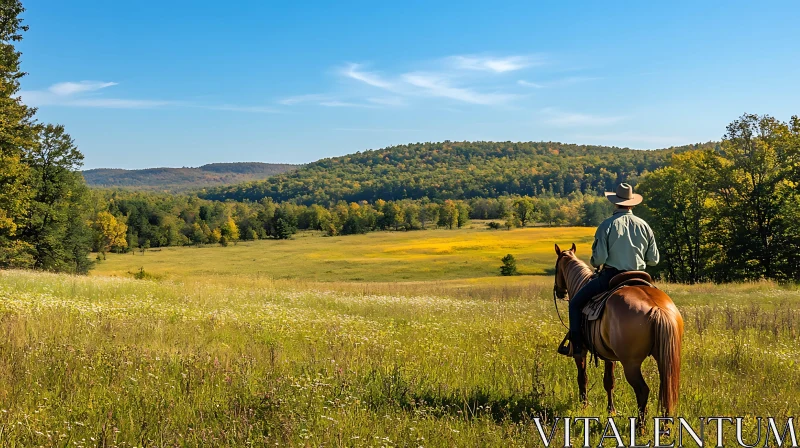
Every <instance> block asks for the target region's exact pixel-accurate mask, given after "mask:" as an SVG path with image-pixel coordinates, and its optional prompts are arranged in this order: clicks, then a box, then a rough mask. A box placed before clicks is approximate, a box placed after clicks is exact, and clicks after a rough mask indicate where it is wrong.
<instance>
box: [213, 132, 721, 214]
mask: <svg viewBox="0 0 800 448" xmlns="http://www.w3.org/2000/svg"><path fill="white" fill-rule="evenodd" d="M715 147H716V143H713V142H709V143H705V144H697V145H687V146H682V147H676V148H668V149H661V150H652V151H641V150H634V149H628V148H615V147H605V146H584V145H572V144H565V143H557V142H525V143H513V142H450V141H445V142H442V143H417V144H409V145H399V146H392V147H388V148H384V149H378V150H372V151H365V152H358V153H355V154H351V155H347V156H342V157H334V158H328V159H322V160H319V161H317V162H313V163H309V164H308V165H305V166H304V167H303V168H302V169H299V170H296V171H292V172H288V173H283V174H280V175H277V176H273V177H270V178H269V179H267V180H265V181H259V182H248V183H244V184H240V185H231V186H223V187H216V188H211V189H209V190H208V191H207V192H204V193H201V196H202V197H204V198H206V199H215V200H227V199H233V200H237V201H241V200H245V199H246V200H250V201H258V200H260V199H262V198H267V197H268V198H272V199H273V200H274V201H277V202H283V201H292V202H296V203H299V204H306V205H310V204H328V203H331V202H337V201H346V202H359V201H368V202H374V201H377V200H379V199H383V200H385V201H390V200H400V199H421V198H423V197H427V198H430V199H439V200H444V199H471V198H479V197H484V198H491V197H499V196H507V195H521V196H526V195H527V196H539V195H555V196H562V197H565V196H567V195H569V194H571V193H573V192H581V193H584V194H598V193H599V192H602V191H608V190H611V189H613V188H614V186H615V185H616V184H617V183H619V182H630V183H636V180H637V179H638V178H639V177H640V176H642V175H644V174H645V173H647V172H650V171H653V170H655V169H657V168H660V167H662V166H664V165H665V164H666V163H667V162H668V161H669V159H670V157H671V156H672V154H675V153H680V152H684V151H688V150H696V149H701V148H709V149H714V148H715Z"/></svg>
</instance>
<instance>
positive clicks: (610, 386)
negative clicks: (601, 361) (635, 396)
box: [603, 361, 617, 415]
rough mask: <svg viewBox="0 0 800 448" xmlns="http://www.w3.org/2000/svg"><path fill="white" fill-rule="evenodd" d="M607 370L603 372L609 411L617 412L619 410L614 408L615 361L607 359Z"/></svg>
mask: <svg viewBox="0 0 800 448" xmlns="http://www.w3.org/2000/svg"><path fill="white" fill-rule="evenodd" d="M605 363H606V371H605V373H604V374H603V386H604V387H605V388H606V394H607V395H608V413H609V414H612V415H613V414H616V413H617V410H616V409H614V361H605Z"/></svg>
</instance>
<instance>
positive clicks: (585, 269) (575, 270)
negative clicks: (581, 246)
mask: <svg viewBox="0 0 800 448" xmlns="http://www.w3.org/2000/svg"><path fill="white" fill-rule="evenodd" d="M564 253H565V255H564V258H566V259H567V260H568V261H566V262H564V264H563V268H564V279H565V280H566V282H567V291H569V295H570V297H572V295H573V294H575V293H577V292H578V290H580V289H581V288H582V287H583V285H585V284H586V282H588V281H589V279H590V278H591V276H592V268H590V267H589V266H588V265H587V264H586V263H584V262H583V261H582V260H581V259H579V258H578V257H576V256H575V254H574V253H572V252H571V251H565V252H564Z"/></svg>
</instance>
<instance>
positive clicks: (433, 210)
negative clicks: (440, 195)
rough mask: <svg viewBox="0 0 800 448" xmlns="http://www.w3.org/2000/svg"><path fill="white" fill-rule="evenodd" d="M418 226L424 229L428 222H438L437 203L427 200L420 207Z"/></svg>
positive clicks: (433, 223) (434, 223)
mask: <svg viewBox="0 0 800 448" xmlns="http://www.w3.org/2000/svg"><path fill="white" fill-rule="evenodd" d="M419 221H420V226H421V227H422V228H423V229H425V228H426V227H427V226H428V225H429V224H432V225H434V226H436V225H437V223H438V222H439V204H437V203H435V202H428V203H427V204H425V205H424V206H422V207H420V213H419Z"/></svg>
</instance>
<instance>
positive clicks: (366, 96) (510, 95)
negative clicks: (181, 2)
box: [279, 54, 591, 124]
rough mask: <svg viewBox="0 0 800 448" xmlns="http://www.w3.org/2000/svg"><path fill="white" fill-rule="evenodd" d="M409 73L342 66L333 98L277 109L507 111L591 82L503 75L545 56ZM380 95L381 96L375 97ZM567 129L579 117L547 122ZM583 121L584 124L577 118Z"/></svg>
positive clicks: (420, 65) (428, 64)
mask: <svg viewBox="0 0 800 448" xmlns="http://www.w3.org/2000/svg"><path fill="white" fill-rule="evenodd" d="M413 65H415V66H416V67H415V68H414V69H409V70H403V71H397V72H393V73H392V72H387V71H380V70H378V69H377V68H375V67H372V66H370V65H367V64H363V63H352V62H351V63H347V64H345V65H343V66H340V67H338V68H337V69H336V70H335V73H336V74H337V75H338V76H339V77H340V79H342V80H344V81H346V82H345V86H346V87H345V88H342V89H341V90H340V92H339V94H336V93H332V94H310V95H300V96H296V97H289V98H285V99H283V100H281V101H279V103H280V104H282V105H287V106H290V105H294V104H300V103H315V104H317V105H319V106H327V107H365V105H370V104H371V105H375V106H381V107H400V106H408V105H409V104H413V103H414V102H418V101H420V100H424V99H440V100H441V99H445V100H449V101H439V103H440V104H437V105H436V106H439V107H441V106H449V105H451V104H452V103H466V104H473V105H483V106H505V105H511V103H513V102H514V101H516V100H520V99H522V98H523V97H526V96H530V92H526V91H525V90H526V89H530V88H546V87H554V86H559V85H567V84H570V83H576V82H581V81H583V80H588V79H591V78H581V77H571V78H563V79H556V80H551V81H535V82H534V81H529V80H526V79H519V78H514V79H508V77H507V76H503V74H506V73H511V72H514V73H516V72H520V73H521V74H524V73H525V72H526V71H527V70H528V69H532V68H533V67H541V66H548V65H551V62H550V60H549V59H548V57H546V56H545V55H541V54H528V55H519V54H518V55H504V56H497V55H475V54H466V55H454V56H447V57H442V58H438V59H435V60H429V61H420V62H417V63H415V64H413ZM376 92H382V93H376ZM551 119H552V120H554V122H561V123H564V124H568V123H569V121H570V119H571V120H574V121H576V122H578V121H580V118H579V117H571V118H570V117H551ZM583 119H584V121H588V120H587V118H586V117H583Z"/></svg>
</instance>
